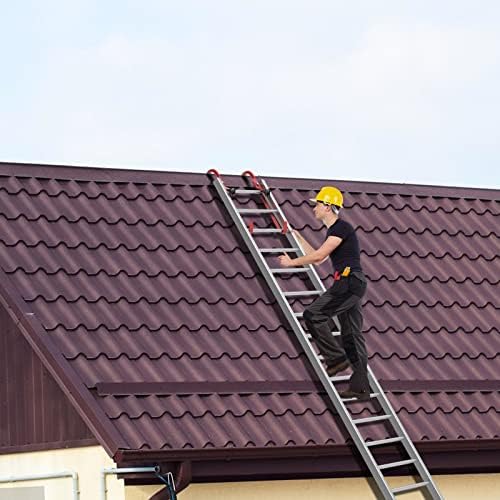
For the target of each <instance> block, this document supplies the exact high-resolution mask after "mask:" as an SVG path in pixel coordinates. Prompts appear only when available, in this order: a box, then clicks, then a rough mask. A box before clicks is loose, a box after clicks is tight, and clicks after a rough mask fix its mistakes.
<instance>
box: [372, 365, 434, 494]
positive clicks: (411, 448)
mask: <svg viewBox="0 0 500 500" xmlns="http://www.w3.org/2000/svg"><path fill="white" fill-rule="evenodd" d="M368 376H369V379H370V386H371V387H372V388H373V390H374V391H377V392H378V393H379V397H378V401H379V403H380V405H381V406H382V409H383V410H384V412H385V413H387V414H391V415H392V419H391V423H392V426H393V427H394V430H395V431H396V433H397V435H398V436H403V437H404V439H403V441H401V443H402V445H403V446H404V448H405V450H406V453H408V455H409V456H410V457H411V458H414V459H415V460H416V462H415V463H414V466H415V468H416V469H417V471H418V473H419V474H420V477H421V478H422V480H423V481H427V482H428V484H427V485H426V488H428V489H429V492H430V493H431V495H432V498H433V499H434V500H444V498H443V496H442V495H441V494H440V493H439V491H438V489H437V487H436V485H435V483H434V481H433V479H432V476H431V474H430V472H429V470H428V469H427V466H426V465H425V463H424V461H423V460H422V457H421V456H420V454H419V453H418V451H417V449H416V448H415V445H414V444H413V441H412V440H411V439H410V436H409V435H408V433H407V432H406V429H405V428H404V426H403V424H402V423H401V420H400V419H399V417H398V416H397V414H396V412H395V410H394V408H393V407H392V405H391V403H390V401H389V399H388V398H387V396H386V394H385V392H384V390H383V389H382V386H381V385H380V383H379V381H378V380H377V378H376V377H375V376H374V375H373V373H372V371H371V370H370V369H369V367H368Z"/></svg>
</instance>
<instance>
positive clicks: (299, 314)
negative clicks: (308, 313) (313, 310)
mask: <svg viewBox="0 0 500 500" xmlns="http://www.w3.org/2000/svg"><path fill="white" fill-rule="evenodd" d="M293 315H294V316H295V317H296V318H302V317H303V316H304V313H303V312H301V313H293Z"/></svg>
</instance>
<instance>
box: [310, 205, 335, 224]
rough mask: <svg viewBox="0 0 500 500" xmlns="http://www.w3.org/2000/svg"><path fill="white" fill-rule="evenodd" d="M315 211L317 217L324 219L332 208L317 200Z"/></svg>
mask: <svg viewBox="0 0 500 500" xmlns="http://www.w3.org/2000/svg"><path fill="white" fill-rule="evenodd" d="M313 212H314V217H316V219H319V220H323V219H324V218H325V216H326V215H328V214H329V213H330V212H331V208H330V207H329V206H328V205H325V204H323V203H321V202H316V205H314V208H313Z"/></svg>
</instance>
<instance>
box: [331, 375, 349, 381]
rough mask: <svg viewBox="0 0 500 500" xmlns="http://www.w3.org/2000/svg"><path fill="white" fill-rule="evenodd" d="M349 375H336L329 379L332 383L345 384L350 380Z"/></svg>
mask: <svg viewBox="0 0 500 500" xmlns="http://www.w3.org/2000/svg"><path fill="white" fill-rule="evenodd" d="M350 378H351V376H350V375H338V376H334V377H329V379H330V380H331V381H332V382H345V381H346V380H350Z"/></svg>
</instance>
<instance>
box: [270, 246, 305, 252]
mask: <svg viewBox="0 0 500 500" xmlns="http://www.w3.org/2000/svg"><path fill="white" fill-rule="evenodd" d="M299 250H300V248H298V247H294V248H261V249H260V253H285V252H298V251H299Z"/></svg>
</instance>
